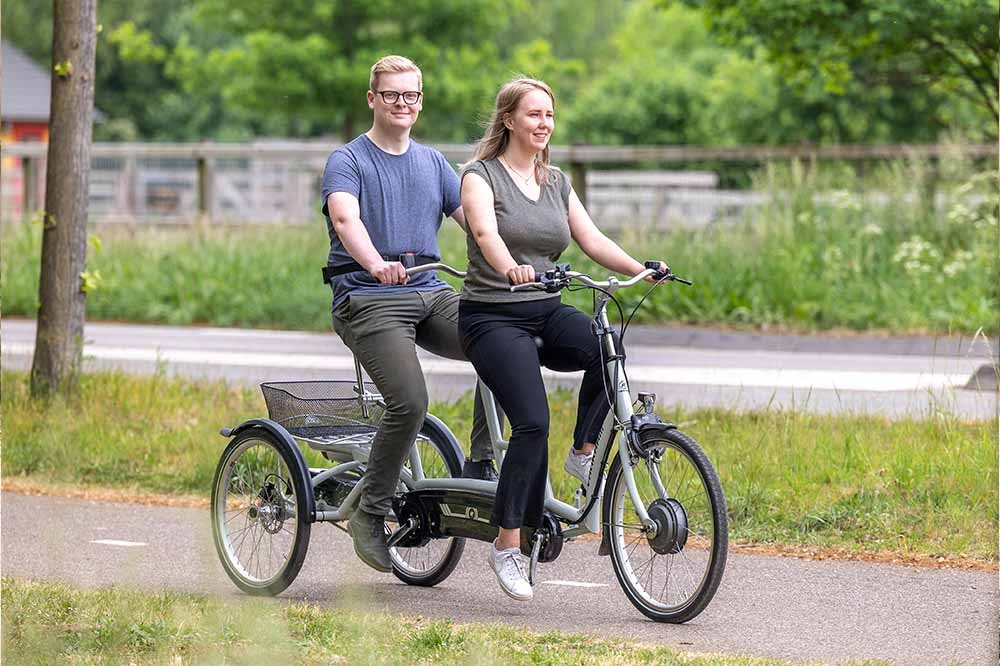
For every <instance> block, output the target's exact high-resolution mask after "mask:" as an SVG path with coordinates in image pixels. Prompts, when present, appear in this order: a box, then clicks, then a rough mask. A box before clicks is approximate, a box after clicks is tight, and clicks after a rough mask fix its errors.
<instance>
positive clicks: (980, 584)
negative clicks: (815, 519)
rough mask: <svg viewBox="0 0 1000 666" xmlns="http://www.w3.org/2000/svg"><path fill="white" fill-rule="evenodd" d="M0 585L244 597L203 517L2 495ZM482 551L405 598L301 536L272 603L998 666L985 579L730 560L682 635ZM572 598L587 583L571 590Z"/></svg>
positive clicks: (600, 582)
mask: <svg viewBox="0 0 1000 666" xmlns="http://www.w3.org/2000/svg"><path fill="white" fill-rule="evenodd" d="M0 512H2V526H3V532H2V553H0V565H2V568H3V575H4V576H15V577H18V578H25V579H33V580H57V581H65V582H69V583H72V584H74V585H78V586H86V587H95V586H109V585H125V586H137V587H141V588H149V589H157V590H161V589H169V590H183V591H190V592H198V593H210V594H214V595H221V596H222V597H223V598H230V599H233V600H239V599H241V598H245V597H244V596H243V595H242V593H240V592H239V591H238V590H237V589H236V588H235V586H234V585H233V584H232V583H231V582H230V581H229V579H228V578H227V577H226V575H225V573H224V572H223V571H222V568H221V566H220V564H219V562H218V560H217V558H216V556H215V552H214V550H213V547H212V545H211V528H210V523H209V516H208V511H207V510H198V509H182V508H167V507H156V506H140V505H123V504H108V503H97V502H84V501H78V500H69V499H64V498H51V497H34V496H26V495H17V494H11V493H4V494H3V495H2V498H0ZM486 548H487V546H486V544H483V543H479V542H469V543H468V544H467V546H466V550H465V555H464V557H463V559H462V561H461V563H460V564H459V566H458V568H457V569H456V570H455V572H454V573H453V574H452V575H451V577H449V578H448V579H447V580H445V581H444V582H443V583H441V584H440V585H438V586H437V587H435V588H416V587H408V586H406V585H404V584H402V583H401V582H399V581H398V580H397V579H396V578H394V577H393V576H391V575H389V574H379V573H376V572H374V571H372V570H370V569H368V568H366V567H365V566H364V565H363V564H361V563H360V562H359V561H358V560H357V559H356V558H355V556H354V554H353V551H352V549H351V545H350V541H349V539H348V537H347V536H346V535H344V534H343V533H342V532H340V531H339V530H337V529H336V528H335V527H333V526H330V525H324V524H319V525H314V527H313V536H312V540H311V542H310V546H309V553H308V555H307V557H306V562H305V565H304V566H303V568H302V571H301V572H300V574H299V576H298V578H297V580H296V581H295V583H293V584H292V586H291V587H290V588H289V589H288V590H286V591H285V593H283V594H282V595H281V596H282V598H284V599H287V600H290V601H308V602H311V603H317V604H321V605H324V606H328V607H333V608H351V609H356V610H367V611H384V612H389V613H396V614H401V615H405V616H411V617H412V616H417V615H419V616H423V617H428V618H447V619H452V620H455V621H456V622H488V623H493V622H499V623H504V624H510V625H516V626H523V627H527V628H529V629H531V630H532V631H546V630H559V631H568V632H581V633H586V634H589V635H595V636H600V637H605V638H611V639H616V640H617V639H620V640H626V641H630V642H639V643H648V644H656V645H665V646H671V647H675V648H677V649H680V650H685V651H691V652H710V653H727V654H747V655H757V656H770V657H778V658H783V659H790V660H796V661H797V660H818V661H822V662H824V663H839V662H844V661H847V660H861V659H884V660H888V661H890V662H893V663H898V664H953V663H964V664H970V665H971V664H991V665H992V664H997V662H998V654H997V622H998V590H997V576H996V574H990V573H981V572H970V571H958V570H944V569H927V568H916V567H905V566H894V565H884V564H870V563H863V562H846V561H824V562H814V561H803V560H798V559H793V558H784V557H765V556H755V555H743V554H737V553H731V554H730V557H729V564H728V567H727V569H726V575H725V577H724V579H723V582H722V586H721V587H720V589H719V592H718V594H717V595H716V597H715V599H714V600H713V601H712V603H711V604H710V605H709V606H708V608H707V609H706V610H705V611H704V612H703V613H702V614H701V615H700V616H698V617H697V618H695V619H694V620H693V621H691V622H689V623H688V624H685V625H664V624H656V623H654V622H651V621H649V620H646V619H645V618H644V617H643V616H642V615H640V614H639V612H638V611H637V610H635V609H634V608H633V607H632V606H631V604H629V602H628V601H627V600H626V598H625V596H624V594H623V593H622V592H621V590H620V589H619V587H618V583H617V581H616V579H615V577H614V574H613V572H612V569H611V562H610V560H609V559H608V558H602V557H599V556H598V555H597V553H596V551H597V543H596V542H594V541H575V542H571V543H568V544H567V545H566V547H565V548H564V550H563V553H562V555H561V556H560V558H559V559H558V560H556V561H555V562H553V563H549V564H542V565H539V575H540V583H539V585H538V587H537V588H536V592H535V599H534V600H533V601H531V602H529V603H519V602H515V601H513V600H510V599H508V598H507V597H506V596H505V595H504V594H503V593H502V592H501V591H500V589H499V587H498V586H497V583H496V581H495V578H494V577H493V573H492V571H490V569H489V568H488V564H487V562H486ZM581 584H584V585H581Z"/></svg>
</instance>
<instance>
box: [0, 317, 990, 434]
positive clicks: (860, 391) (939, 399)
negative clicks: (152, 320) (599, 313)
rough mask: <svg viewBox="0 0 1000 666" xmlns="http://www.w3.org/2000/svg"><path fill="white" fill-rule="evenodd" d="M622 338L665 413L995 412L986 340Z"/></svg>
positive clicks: (17, 339) (300, 361)
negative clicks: (679, 408)
mask: <svg viewBox="0 0 1000 666" xmlns="http://www.w3.org/2000/svg"><path fill="white" fill-rule="evenodd" d="M84 337H85V347H84V354H85V367H86V368H88V369H92V368H121V369H124V370H126V371H129V372H137V373H151V372H155V371H161V372H166V373H168V374H173V375H181V376H188V377H200V378H223V379H226V380H228V381H232V382H239V383H245V384H257V383H259V382H261V381H275V380H282V379H349V378H351V377H353V372H354V371H353V368H354V365H353V359H352V357H351V355H350V352H349V350H347V349H346V348H345V347H344V345H343V343H341V342H340V339H339V338H338V337H337V336H336V335H334V334H333V333H305V332H297V331H263V330H250V329H226V328H207V327H170V326H147V325H133V324H110V323H88V324H87V327H86V330H85V336H84ZM34 339H35V330H34V322H33V321H30V320H19V319H10V318H5V319H4V320H3V321H2V322H0V348H2V354H3V359H2V362H3V367H4V368H7V369H26V368H28V367H30V363H31V354H32V351H33V347H34ZM626 343H627V344H626V347H627V351H628V372H629V379H630V382H631V385H632V387H633V390H640V389H641V390H647V391H654V392H656V393H657V394H658V395H659V397H660V400H659V402H660V404H661V405H662V406H663V407H662V408H661V410H660V411H661V412H663V413H665V414H667V415H669V409H670V407H671V406H673V405H680V406H684V407H687V408H698V407H708V406H713V407H725V408H731V409H759V408H765V407H771V408H794V409H802V410H808V411H813V412H820V413H875V414H880V415H885V416H888V417H890V418H894V417H903V416H907V417H909V416H915V417H925V416H929V415H934V414H937V413H940V412H946V413H952V414H956V415H958V416H960V417H961V418H969V419H989V418H994V417H995V416H996V414H997V392H996V389H995V382H993V383H992V386H991V385H990V384H989V383H987V384H985V385H982V384H979V383H978V382H977V380H976V379H974V378H973V376H974V375H975V373H976V371H977V370H979V369H980V368H983V367H984V366H985V367H988V366H991V365H993V364H995V363H996V354H997V350H996V341H995V340H992V341H991V340H989V339H987V338H985V337H982V336H979V337H969V338H954V337H952V338H947V337H944V338H926V337H923V338H921V337H915V338H880V337H872V336H850V337H836V336H795V335H767V334H745V333H744V334H741V333H726V332H719V331H712V330H709V329H685V328H674V329H669V328H655V327H641V326H637V327H633V328H631V329H630V330H629V332H628V334H627V337H626ZM420 356H421V362H422V365H423V368H424V370H425V376H426V378H427V383H428V388H429V390H430V394H431V397H432V398H434V399H452V398H455V397H457V396H459V395H461V394H463V393H465V392H467V391H469V390H471V389H472V388H473V387H474V384H475V374H474V372H473V370H472V366H471V365H469V364H468V363H464V362H461V361H451V360H446V359H441V358H438V357H435V356H432V355H430V354H427V353H424V352H421V354H420ZM982 376H984V375H982V374H981V375H980V377H982ZM985 376H987V377H989V376H990V375H989V373H987V375H985ZM545 379H546V382H547V383H548V384H549V385H550V386H558V385H563V386H570V387H572V386H574V385H576V384H577V383H578V382H579V374H578V373H577V374H574V373H570V374H563V373H553V372H547V371H546V373H545ZM970 380H971V381H970ZM976 388H982V389H984V390H975V389H976Z"/></svg>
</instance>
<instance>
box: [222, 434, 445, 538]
mask: <svg viewBox="0 0 1000 666" xmlns="http://www.w3.org/2000/svg"><path fill="white" fill-rule="evenodd" d="M252 428H261V429H263V430H266V431H267V432H269V433H271V434H272V435H274V437H275V438H277V439H278V441H280V442H282V443H284V444H285V446H286V447H287V448H288V450H289V451H290V452H291V454H292V458H293V459H294V461H295V464H294V465H292V466H291V467H293V468H294V469H289V470H288V471H289V473H290V474H292V475H293V477H294V478H293V479H292V483H294V484H296V485H297V488H298V490H297V492H298V493H299V494H300V495H301V497H302V498H303V500H304V501H305V505H306V506H305V509H306V518H307V522H310V523H314V522H316V500H315V498H314V497H313V488H312V477H311V476H310V475H309V467H308V466H307V465H306V459H305V458H304V457H303V456H302V451H301V450H299V446H298V444H296V443H295V439H294V438H293V437H292V436H291V435H290V434H288V431H287V430H285V428H284V427H282V426H281V424H279V423H276V422H274V421H272V420H271V419H250V420H248V421H244V422H243V423H241V424H239V425H238V426H236V427H235V428H223V429H222V430H220V431H219V434H220V435H222V436H223V437H235V436H236V435H239V434H240V433H241V432H243V431H245V430H250V429H252ZM452 439H454V436H452Z"/></svg>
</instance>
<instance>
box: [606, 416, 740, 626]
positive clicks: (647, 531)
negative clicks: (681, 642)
mask: <svg viewBox="0 0 1000 666" xmlns="http://www.w3.org/2000/svg"><path fill="white" fill-rule="evenodd" d="M643 449H644V451H646V452H647V454H648V457H647V458H640V459H639V460H638V462H637V463H636V464H635V465H634V466H633V467H632V468H631V469H632V473H633V477H634V479H635V484H636V488H637V489H638V491H639V492H638V495H639V497H640V498H641V503H642V505H643V507H644V508H645V509H646V512H647V513H648V514H649V517H650V519H651V521H652V523H653V524H652V525H643V524H641V521H640V520H639V517H638V515H637V513H636V509H635V505H634V503H633V499H632V496H631V494H630V493H629V491H628V484H627V482H626V477H625V470H624V469H623V468H622V463H621V457H620V456H618V455H616V456H615V458H614V461H612V463H611V468H610V470H609V471H608V481H607V485H606V486H605V488H606V493H605V497H604V529H605V530H607V531H608V539H609V541H610V544H611V560H612V563H613V565H614V569H615V575H616V576H617V577H618V582H619V583H620V584H621V586H622V589H623V590H624V591H625V595H626V596H627V597H628V599H629V601H631V602H632V604H633V605H634V606H635V607H636V608H638V609H639V610H640V611H641V612H642V613H643V614H644V615H646V617H649V618H650V619H652V620H656V621H657V622H672V623H681V622H687V621H688V620H690V619H692V618H693V617H695V616H697V615H698V614H699V613H701V612H702V611H703V610H704V609H705V607H706V606H707V605H708V602H709V601H711V600H712V597H713V596H714V595H715V592H716V590H717V589H718V587H719V583H720V582H721V581H722V573H723V571H724V570H725V568H726V549H727V547H728V541H729V536H728V521H727V518H726V500H725V498H724V496H723V494H722V486H721V484H720V483H719V478H718V476H717V475H716V473H715V470H714V469H713V467H712V464H711V463H710V462H709V460H708V457H707V456H706V455H705V453H704V452H703V451H702V450H701V447H699V446H698V444H696V443H695V441H694V440H693V439H691V438H690V437H688V436H687V435H685V434H683V433H681V432H679V431H677V430H664V431H656V432H654V433H647V434H646V435H645V436H644V439H643Z"/></svg>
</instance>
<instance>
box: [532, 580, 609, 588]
mask: <svg viewBox="0 0 1000 666" xmlns="http://www.w3.org/2000/svg"><path fill="white" fill-rule="evenodd" d="M542 585H564V586H566V587H607V583H583V582H580V581H578V580H543V581H542Z"/></svg>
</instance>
